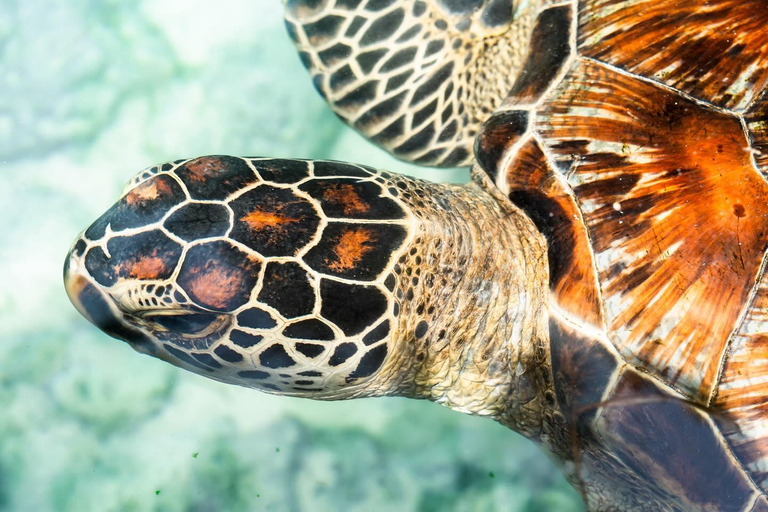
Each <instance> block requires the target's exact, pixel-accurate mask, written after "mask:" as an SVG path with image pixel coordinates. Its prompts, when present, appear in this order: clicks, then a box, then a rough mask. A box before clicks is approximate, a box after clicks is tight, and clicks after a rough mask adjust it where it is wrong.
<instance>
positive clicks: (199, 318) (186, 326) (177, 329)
mask: <svg viewBox="0 0 768 512" xmlns="http://www.w3.org/2000/svg"><path fill="white" fill-rule="evenodd" d="M219 317H220V315H216V314H213V313H182V314H149V315H143V316H142V319H143V320H144V321H145V322H147V323H148V324H150V325H153V326H159V327H160V328H161V329H162V330H164V331H169V332H172V333H175V334H201V333H204V332H205V333H207V332H208V331H210V328H211V327H212V326H216V325H218V324H219V320H220V318H219Z"/></svg>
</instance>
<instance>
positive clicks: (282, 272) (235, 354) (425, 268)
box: [65, 156, 545, 426]
mask: <svg viewBox="0 0 768 512" xmlns="http://www.w3.org/2000/svg"><path fill="white" fill-rule="evenodd" d="M537 240H538V238H537V235H536V234H535V233H534V228H533V226H532V225H530V223H529V222H528V221H527V219H525V218H524V217H523V216H522V215H520V214H516V213H515V212H511V213H510V212H507V211H505V210H504V209H503V208H502V207H501V205H500V204H499V203H498V202H496V201H495V200H494V199H493V198H491V197H490V196H489V195H488V194H486V193H484V192H483V191H482V190H481V189H480V188H479V187H477V186H474V185H472V186H469V187H460V186H455V185H438V184H433V183H428V182H423V181H419V180H414V179H411V178H407V177H405V176H397V175H393V174H389V173H386V172H382V171H377V170H374V169H371V168H369V167H364V166H359V165H352V164H346V163H341V162H327V161H302V160H283V159H269V158H236V157H229V156H211V157H202V158H197V159H193V160H182V161H178V162H174V163H170V164H164V165H162V166H157V167H154V168H152V169H151V170H150V171H145V172H142V173H140V174H139V175H138V177H137V178H135V179H134V180H132V181H131V184H130V185H129V187H128V189H127V191H126V193H125V194H124V195H123V196H122V198H120V199H119V200H118V201H117V203H116V204H115V205H114V206H113V207H112V208H110V209H109V210H108V211H107V212H106V213H105V214H104V215H102V216H101V217H100V218H99V219H97V220H96V222H94V223H93V225H91V227H89V228H88V229H87V230H85V231H84V232H83V234H82V235H81V236H80V237H79V238H78V240H77V242H76V243H75V244H74V246H73V248H72V250H71V251H70V254H69V255H68V257H67V264H66V266H65V283H66V287H67V291H68V293H69V296H70V298H71V300H72V301H73V303H75V305H76V306H77V307H78V309H79V310H80V312H81V313H83V314H84V316H86V317H87V318H88V319H89V320H90V321H91V322H92V323H94V324H96V325H97V326H98V327H100V328H101V329H102V330H104V331H105V332H106V333H108V334H110V335H111V336H114V337H116V338H120V339H123V340H125V341H127V342H128V343H130V344H131V345H132V346H133V347H134V348H136V349H137V350H139V351H140V352H143V353H147V354H150V355H153V356H155V357H159V358H161V359H164V360H166V361H168V362H170V363H172V364H175V365H177V366H180V367H182V368H185V369H187V370H190V371H193V372H196V373H199V374H201V375H204V376H207V377H210V378H212V379H216V380H219V381H223V382H228V383H232V384H239V385H243V386H248V387H253V388H257V389H260V390H263V391H266V392H272V393H281V394H289V395H295V396H305V397H311V398H317V399H341V398H353V397H358V396H373V395H405V396H417V397H422V398H431V399H433V400H436V401H439V402H441V403H443V404H445V405H447V406H449V407H453V408H457V409H460V410H462V411H465V412H478V413H482V414H486V415H492V414H501V413H502V412H503V411H504V410H505V409H506V408H507V404H506V402H505V396H506V395H505V394H504V393H502V392H501V391H500V390H503V389H505V387H511V386H513V385H515V384H514V382H512V381H511V380H510V379H511V378H513V377H514V378H517V377H518V376H517V375H512V372H509V371H507V370H506V368H509V367H517V364H518V361H517V360H516V359H515V360H512V361H509V362H508V364H507V365H505V364H501V363H499V364H495V363H494V364H493V365H489V364H488V360H489V357H490V355H491V354H494V353H495V352H496V351H498V353H499V354H501V356H494V360H505V358H507V357H510V358H513V357H515V358H516V357H519V358H521V359H523V358H525V361H524V363H525V364H526V365H528V364H529V361H528V360H527V359H528V357H529V355H528V353H527V352H523V353H520V352H519V351H518V350H510V349H509V348H508V347H507V344H515V347H516V348H517V346H518V344H523V342H525V346H526V347H527V346H528V344H527V343H528V341H529V340H530V339H531V338H535V336H534V334H533V333H535V332H541V331H542V330H543V327H540V326H537V324H536V322H537V321H538V319H539V318H542V317H541V315H540V312H541V311H542V308H543V303H544V291H543V287H542V289H541V290H537V289H535V290H534V289H532V287H533V288H535V286H534V285H532V284H531V283H534V284H535V283H538V282H543V279H542V277H541V275H540V274H543V273H544V272H545V268H544V264H543V262H542V258H541V257H540V256H541V254H540V250H542V247H543V244H541V245H536V241H537ZM525 262H529V263H528V264H526V263H525ZM523 289H527V290H528V291H529V293H528V294H527V295H526V301H527V302H526V303H525V308H523V306H522V304H521V299H520V297H521V296H522V293H521V290H523ZM446 311H447V312H449V313H446ZM537 313H538V314H537ZM522 316H524V318H521V317H522ZM477 346H482V347H483V348H484V350H482V351H480V350H476V348H475V347H477ZM502 347H503V348H502ZM537 354H538V353H537ZM499 357H501V359H498V358H499ZM530 357H531V358H533V356H530ZM536 357H543V356H540V355H538V356H536ZM456 361H462V363H461V364H459V363H457V362H456ZM540 371H541V370H538V369H537V370H532V371H531V372H530V374H526V375H521V376H519V378H520V379H529V378H532V377H531V375H536V374H537V372H540ZM496 374H498V375H496ZM531 387H532V386H531V385H526V389H527V388H531ZM536 389H538V388H536ZM543 392H544V391H542V395H541V396H539V395H536V396H527V395H526V396H527V398H526V403H525V406H526V407H527V408H530V409H532V410H539V411H540V409H541V407H539V408H538V409H537V404H539V405H541V404H543V400H544V399H543ZM531 423H532V424H533V425H534V426H535V425H537V424H538V425H540V424H541V422H540V421H538V422H537V421H535V419H534V420H532V421H531Z"/></svg>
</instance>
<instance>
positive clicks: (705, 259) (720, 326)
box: [537, 62, 768, 403]
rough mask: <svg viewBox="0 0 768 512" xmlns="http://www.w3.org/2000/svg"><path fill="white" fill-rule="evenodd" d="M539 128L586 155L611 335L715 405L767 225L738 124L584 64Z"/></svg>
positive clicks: (582, 171) (582, 172)
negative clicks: (722, 365) (723, 363)
mask: <svg viewBox="0 0 768 512" xmlns="http://www.w3.org/2000/svg"><path fill="white" fill-rule="evenodd" d="M606 92H608V94H606ZM537 128H538V130H539V131H540V133H542V135H543V136H544V137H545V140H546V143H547V144H548V145H549V149H550V150H551V151H552V152H553V153H554V154H555V155H556V158H558V159H559V160H561V161H563V162H572V163H573V170H572V174H571V177H570V178H569V181H570V183H571V185H572V186H573V187H574V191H575V194H576V197H577V199H578V201H579V203H580V206H581V209H582V212H583V213H584V218H585V221H586V223H587V226H588V228H589V231H590V235H591V239H592V240H593V243H594V250H595V254H596V263H597V267H598V271H599V273H600V281H601V286H602V292H603V299H604V302H605V307H606V314H607V322H608V326H607V327H608V333H609V335H610V336H612V339H613V341H614V343H615V344H616V345H617V347H618V348H619V350H620V351H621V352H622V353H623V354H624V355H625V357H627V358H628V360H630V361H631V362H635V363H637V364H640V365H642V366H644V367H646V368H647V369H649V370H651V371H653V372H654V373H657V374H659V375H662V376H664V378H665V380H668V381H669V382H670V383H672V384H673V385H675V386H677V387H678V388H679V389H682V390H684V391H685V392H686V393H688V394H689V395H690V396H691V397H694V398H695V399H697V400H700V401H702V402H703V403H707V401H708V400H709V397H710V395H711V393H712V390H713V389H714V387H715V385H716V381H717V378H718V372H719V369H720V361H721V360H722V357H723V354H724V352H725V348H726V343H727V341H728V336H729V334H730V333H731V332H732V331H733V330H734V328H735V327H736V325H737V322H738V319H739V316H740V314H741V311H742V310H743V307H744V304H745V303H746V301H747V299H748V297H749V293H750V291H751V289H752V287H753V285H754V283H755V279H756V277H757V272H758V270H759V268H760V264H761V262H762V259H763V256H764V251H765V234H766V232H768V223H766V219H768V186H767V185H766V183H765V181H764V180H763V179H762V178H761V176H760V175H759V174H758V173H757V172H756V170H755V168H754V166H753V164H752V161H751V159H750V155H749V153H748V152H747V151H745V148H747V147H748V146H749V142H748V141H747V140H746V138H745V136H744V132H743V130H742V127H741V124H740V123H739V120H738V119H736V118H735V117H731V116H729V115H726V114H722V113H720V112H717V111H715V110H710V109H706V108H702V107H701V106H700V105H698V104H696V103H694V102H692V101H691V100H688V99H686V98H684V97H682V96H680V95H679V94H675V93H673V92H671V91H668V90H665V89H662V88H660V87H658V86H655V85H653V84H651V83H648V82H643V81H640V80H638V79H636V78H633V77H630V76H626V75H623V74H621V73H618V72H616V71H614V70H612V69H610V68H608V67H605V66H603V65H601V64H598V63H588V62H583V63H581V65H580V66H578V67H577V68H576V69H575V70H574V71H572V72H571V74H570V75H569V76H567V77H566V78H565V80H564V82H563V83H562V84H561V86H560V87H559V88H558V90H557V91H556V97H555V98H554V99H553V100H552V101H550V102H548V103H547V104H546V105H545V107H544V108H543V109H542V110H541V112H540V114H539V119H538V120H537ZM671 276H673V277H671ZM649 304H653V307H649Z"/></svg>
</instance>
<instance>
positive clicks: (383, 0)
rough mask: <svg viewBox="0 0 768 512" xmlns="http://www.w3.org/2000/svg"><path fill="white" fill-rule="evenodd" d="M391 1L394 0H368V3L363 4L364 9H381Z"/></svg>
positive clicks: (393, 0) (391, 2)
mask: <svg viewBox="0 0 768 512" xmlns="http://www.w3.org/2000/svg"><path fill="white" fill-rule="evenodd" d="M393 3H395V0H368V3H367V4H365V10H366V11H373V12H376V11H381V10H383V9H386V8H387V7H389V6H390V5H392V4H393Z"/></svg>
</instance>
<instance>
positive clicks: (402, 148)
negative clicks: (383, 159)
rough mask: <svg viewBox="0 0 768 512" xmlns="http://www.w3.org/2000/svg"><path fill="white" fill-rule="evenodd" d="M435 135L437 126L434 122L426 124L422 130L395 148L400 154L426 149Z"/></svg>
mask: <svg viewBox="0 0 768 512" xmlns="http://www.w3.org/2000/svg"><path fill="white" fill-rule="evenodd" d="M434 136H435V127H434V126H433V125H432V124H428V125H426V126H425V127H424V128H423V129H422V130H421V131H420V132H418V133H417V134H415V135H413V136H412V137H411V138H409V139H408V140H406V141H405V142H403V143H402V144H401V145H399V146H397V147H396V148H394V149H393V151H394V152H395V153H396V154H398V155H402V154H407V153H413V152H414V151H419V150H423V149H425V148H426V147H427V146H428V145H429V143H430V142H432V139H433V138H434Z"/></svg>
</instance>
